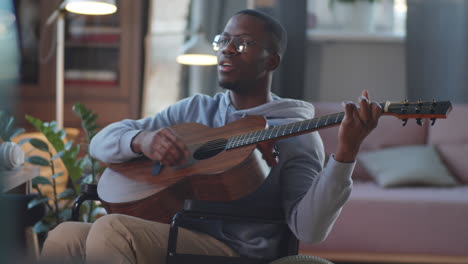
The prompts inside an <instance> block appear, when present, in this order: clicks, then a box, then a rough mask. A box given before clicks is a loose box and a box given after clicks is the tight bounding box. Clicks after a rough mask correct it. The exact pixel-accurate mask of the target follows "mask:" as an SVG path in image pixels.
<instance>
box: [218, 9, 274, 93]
mask: <svg viewBox="0 0 468 264" xmlns="http://www.w3.org/2000/svg"><path fill="white" fill-rule="evenodd" d="M221 35H222V36H224V37H228V38H229V37H231V38H232V37H238V38H241V39H243V40H245V41H246V42H247V43H251V44H248V45H247V49H246V51H245V52H243V53H240V52H238V51H237V50H236V48H235V47H234V45H233V41H232V40H231V41H230V42H229V43H228V44H227V45H226V47H224V48H221V49H219V50H218V81H219V85H220V86H221V87H223V88H226V89H230V90H233V91H235V92H238V93H245V92H248V90H250V89H252V87H254V86H255V84H256V81H257V80H258V79H260V78H262V77H265V75H266V74H267V69H266V60H267V58H268V56H269V53H268V51H267V50H266V49H265V48H264V47H268V46H267V44H269V43H270V38H269V37H270V36H269V35H268V33H267V32H265V30H264V22H263V21H261V20H260V19H258V18H256V17H253V16H250V15H243V14H241V15H236V16H234V17H232V18H231V19H230V20H229V21H228V23H227V24H226V27H225V28H224V31H223V33H222V34H221Z"/></svg>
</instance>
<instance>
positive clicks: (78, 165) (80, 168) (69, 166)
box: [26, 103, 104, 233]
mask: <svg viewBox="0 0 468 264" xmlns="http://www.w3.org/2000/svg"><path fill="white" fill-rule="evenodd" d="M73 110H74V112H75V114H76V115H77V116H78V117H80V118H81V120H82V128H83V130H84V131H85V132H86V141H87V142H86V143H88V142H89V141H90V140H91V139H92V137H93V136H94V135H95V134H96V130H97V126H96V123H95V122H96V119H97V115H96V114H95V113H94V112H93V111H91V110H89V109H87V108H86V107H85V106H84V105H82V104H79V103H77V104H75V105H74V107H73ZM26 119H27V120H28V121H29V122H30V123H31V124H32V125H33V126H34V127H35V128H36V130H38V131H39V132H41V133H42V134H43V135H44V137H45V138H46V141H44V140H42V139H39V138H30V139H27V141H28V142H29V143H30V144H31V145H32V146H33V147H34V148H35V149H36V150H39V151H41V152H42V153H43V154H45V155H33V156H29V157H28V158H27V159H26V161H27V162H29V163H31V164H34V165H38V166H42V167H48V168H50V170H47V171H49V174H50V175H39V176H37V177H35V178H34V179H33V182H32V184H33V188H34V189H35V190H36V191H37V192H38V194H39V197H37V198H36V199H34V200H32V201H31V202H30V203H29V204H28V207H29V208H32V207H34V206H37V205H39V204H45V205H46V206H47V208H48V213H47V215H46V216H45V217H44V218H43V219H42V220H41V221H39V222H38V223H36V225H35V226H34V231H35V232H36V233H46V232H48V231H49V230H50V229H52V228H54V227H55V226H57V225H58V224H60V223H62V222H64V221H68V220H70V218H71V208H72V206H73V201H74V200H75V199H76V197H77V196H78V195H79V194H80V184H81V183H96V181H97V175H99V174H100V173H102V171H103V170H104V168H103V167H102V166H101V165H100V163H99V162H98V161H97V160H95V159H94V158H92V157H91V156H90V155H89V153H88V151H87V150H86V151H85V154H84V155H83V156H80V155H79V153H80V144H76V143H75V142H74V141H73V140H70V141H67V140H65V130H63V129H62V130H59V129H57V124H56V122H43V121H41V120H39V119H37V118H34V117H32V116H26ZM59 162H61V163H63V165H64V166H65V168H66V172H68V176H69V180H68V184H67V187H66V189H65V190H63V191H60V192H59V191H58V188H57V179H58V178H59V177H63V175H64V173H63V172H61V171H58V170H57V167H58V163H59ZM50 189H51V191H50V193H49V194H47V193H46V192H44V190H50ZM82 208H83V210H82V211H81V214H80V218H81V220H83V221H85V222H92V221H94V219H95V217H96V215H97V214H98V213H99V212H100V211H102V210H101V207H100V206H99V204H98V203H97V202H94V201H87V202H86V203H84V204H83V206H82Z"/></svg>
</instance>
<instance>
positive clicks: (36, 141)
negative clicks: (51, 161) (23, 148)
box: [29, 138, 49, 152]
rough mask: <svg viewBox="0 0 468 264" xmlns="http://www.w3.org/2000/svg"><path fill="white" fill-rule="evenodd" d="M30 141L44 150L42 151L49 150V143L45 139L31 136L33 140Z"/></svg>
mask: <svg viewBox="0 0 468 264" xmlns="http://www.w3.org/2000/svg"><path fill="white" fill-rule="evenodd" d="M29 143H30V144H31V145H33V147H35V148H37V149H39V150H42V151H45V152H49V145H47V143H45V142H44V141H42V140H40V139H38V138H31V140H29Z"/></svg>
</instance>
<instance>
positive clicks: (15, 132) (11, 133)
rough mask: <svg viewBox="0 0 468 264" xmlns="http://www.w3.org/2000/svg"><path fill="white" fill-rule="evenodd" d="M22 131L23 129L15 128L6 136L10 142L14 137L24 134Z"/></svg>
mask: <svg viewBox="0 0 468 264" xmlns="http://www.w3.org/2000/svg"><path fill="white" fill-rule="evenodd" d="M24 131H25V130H24V128H15V129H12V130H11V131H10V134H9V135H8V137H9V138H10V140H11V139H13V138H14V137H16V136H17V135H19V134H22V133H24Z"/></svg>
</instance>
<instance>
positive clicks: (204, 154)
mask: <svg viewBox="0 0 468 264" xmlns="http://www.w3.org/2000/svg"><path fill="white" fill-rule="evenodd" d="M227 142H228V140H227V139H225V138H222V139H216V140H212V141H209V142H207V143H205V144H203V145H202V146H201V147H199V148H198V149H197V150H196V151H195V153H193V157H194V158H195V159H197V160H204V159H209V158H211V157H213V156H216V155H217V154H219V153H221V152H222V151H223V150H224V149H225V147H226V144H227Z"/></svg>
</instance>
